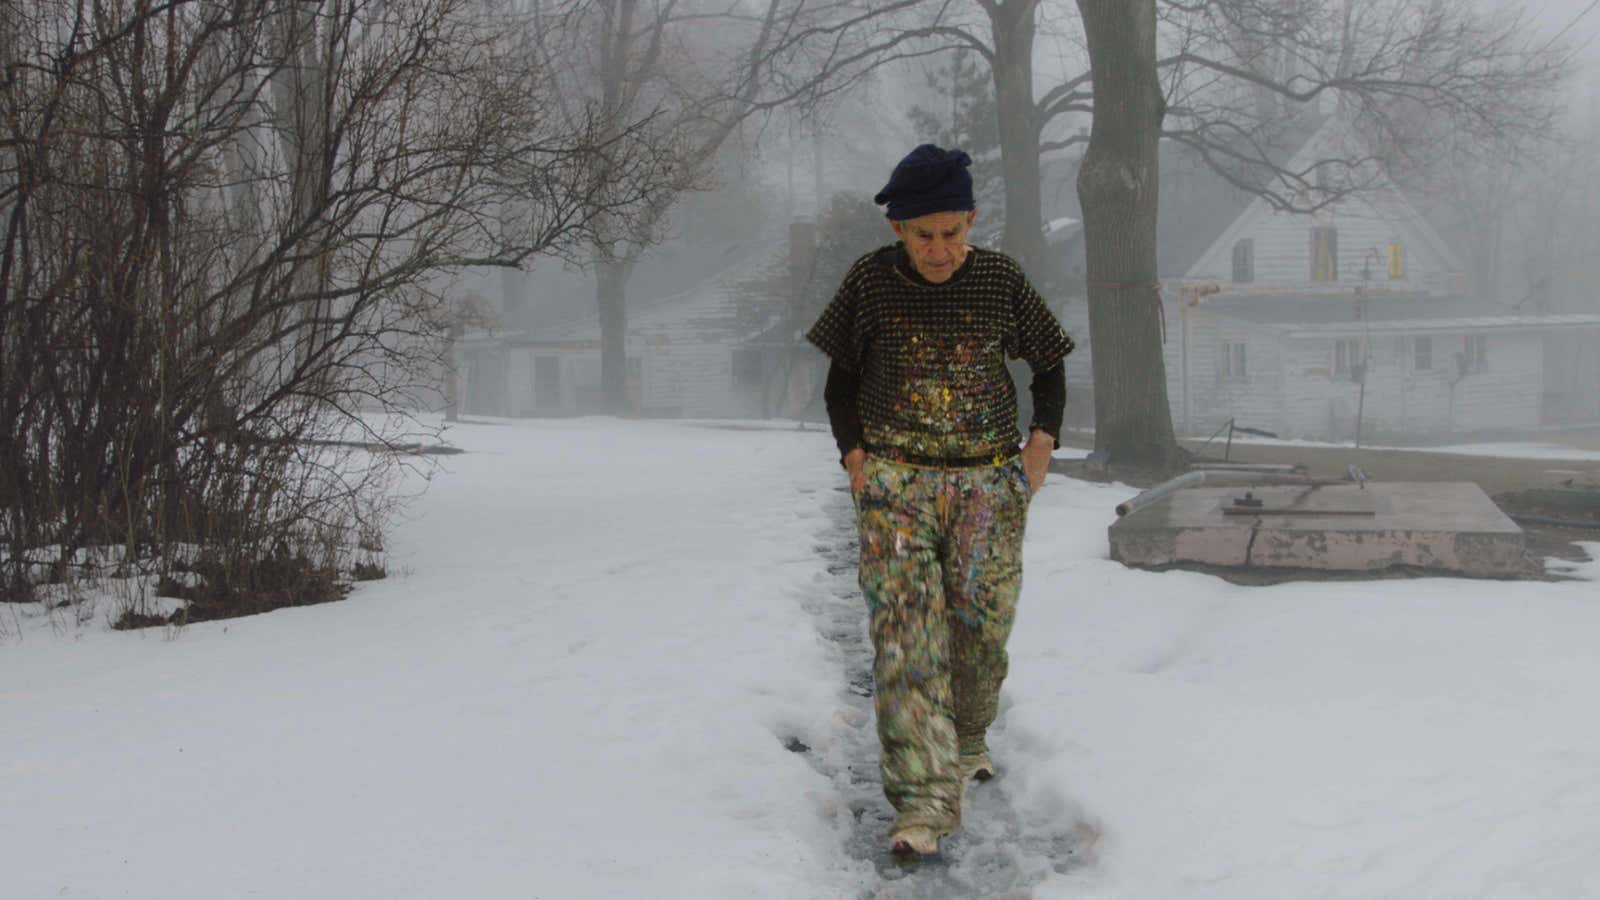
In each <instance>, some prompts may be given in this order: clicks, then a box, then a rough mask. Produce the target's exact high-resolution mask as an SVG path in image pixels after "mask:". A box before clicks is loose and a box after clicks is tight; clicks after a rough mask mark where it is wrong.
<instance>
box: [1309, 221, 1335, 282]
mask: <svg viewBox="0 0 1600 900" xmlns="http://www.w3.org/2000/svg"><path fill="white" fill-rule="evenodd" d="M1311 280H1312V281H1314V282H1329V281H1338V280H1339V229H1337V228H1334V227H1332V226H1326V225H1318V226H1317V227H1315V228H1313V229H1311Z"/></svg>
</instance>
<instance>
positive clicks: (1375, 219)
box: [1185, 195, 1459, 293]
mask: <svg viewBox="0 0 1600 900" xmlns="http://www.w3.org/2000/svg"><path fill="white" fill-rule="evenodd" d="M1319 227H1332V228H1334V229H1336V230H1337V233H1338V238H1337V244H1338V248H1337V251H1338V252H1337V255H1338V276H1339V277H1338V279H1337V280H1336V281H1334V282H1314V281H1312V278H1311V275H1312V272H1311V249H1312V238H1311V235H1312V229H1313V228H1319ZM1426 230H1427V226H1426V224H1425V223H1422V222H1420V220H1419V219H1418V218H1417V217H1416V215H1415V213H1414V212H1411V211H1410V209H1409V207H1407V206H1405V204H1404V201H1403V200H1401V199H1399V197H1398V195H1386V196H1384V197H1380V198H1377V199H1375V200H1372V201H1368V200H1359V199H1357V200H1348V201H1345V202H1343V203H1339V204H1336V205H1335V206H1333V207H1330V208H1329V209H1326V210H1323V211H1321V212H1319V213H1317V214H1315V215H1310V214H1303V213H1287V212H1276V211H1273V210H1270V209H1268V208H1267V207H1266V206H1265V204H1252V205H1251V207H1250V208H1249V210H1247V211H1246V213H1245V214H1244V215H1243V216H1241V217H1240V221H1239V222H1237V223H1236V224H1235V226H1234V227H1232V228H1230V229H1228V232H1227V236H1226V240H1224V241H1220V242H1219V243H1218V244H1217V245H1216V246H1214V247H1213V248H1212V249H1211V250H1210V251H1208V252H1207V253H1206V254H1205V255H1204V256H1203V257H1201V259H1200V260H1199V261H1198V262H1197V263H1196V264H1195V266H1194V267H1193V268H1192V269H1191V270H1190V271H1189V272H1188V273H1187V274H1186V276H1185V280H1189V281H1203V282H1212V283H1216V284H1220V285H1223V286H1224V287H1225V288H1227V287H1233V286H1234V282H1233V280H1232V279H1233V247H1234V245H1235V244H1236V243H1237V242H1238V241H1240V240H1243V239H1250V240H1253V241H1254V242H1255V246H1254V269H1255V271H1254V280H1253V281H1252V282H1250V283H1249V285H1248V286H1249V287H1251V288H1281V289H1289V290H1301V289H1316V288H1337V287H1344V288H1350V287H1353V286H1356V285H1370V286H1371V287H1374V288H1379V289H1389V290H1403V291H1428V292H1433V293H1442V292H1446V291H1448V290H1449V289H1450V288H1451V286H1452V279H1453V278H1454V277H1456V275H1457V273H1458V272H1459V265H1458V264H1457V263H1456V261H1455V260H1454V259H1453V258H1451V257H1449V256H1448V255H1447V254H1445V253H1443V252H1441V250H1440V247H1439V244H1438V241H1437V240H1436V239H1435V238H1433V237H1432V236H1431V235H1428V234H1426V233H1425V232H1426ZM1391 242H1398V243H1399V245H1400V247H1401V253H1402V257H1403V260H1404V267H1403V268H1404V274H1403V277H1401V278H1391V277H1390V275H1389V244H1390V243H1391ZM1363 269H1365V274H1366V277H1363Z"/></svg>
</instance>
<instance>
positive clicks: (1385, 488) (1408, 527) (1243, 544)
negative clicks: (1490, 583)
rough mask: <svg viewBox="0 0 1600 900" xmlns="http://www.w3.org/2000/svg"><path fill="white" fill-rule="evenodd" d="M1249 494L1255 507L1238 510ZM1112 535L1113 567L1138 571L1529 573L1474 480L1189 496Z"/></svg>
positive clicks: (1511, 527)
mask: <svg viewBox="0 0 1600 900" xmlns="http://www.w3.org/2000/svg"><path fill="white" fill-rule="evenodd" d="M1247 491H1248V492H1249V493H1250V495H1251V497H1250V501H1249V502H1250V504H1251V505H1240V504H1238V503H1236V500H1238V498H1241V497H1243V496H1244V495H1245V494H1246V492H1247ZM1256 503H1259V506H1256V505H1253V504H1256ZM1109 533H1110V538H1111V557H1112V559H1116V560H1119V561H1121V562H1123V563H1126V564H1128V565H1134V566H1166V565H1173V564H1182V563H1186V562H1187V563H1199V564H1204V565H1214V566H1229V567H1242V568H1293V569H1322V570H1330V571H1340V572H1375V571H1379V570H1382V569H1386V568H1390V567H1394V566H1411V567H1416V568H1421V569H1430V570H1435V571H1439V572H1441V573H1455V574H1460V575H1469V576H1474V577H1485V578H1509V577H1516V576H1518V575H1520V574H1523V573H1524V572H1525V571H1526V562H1525V560H1524V552H1523V551H1524V536H1523V533H1522V529H1521V528H1519V527H1517V524H1516V523H1515V522H1513V521H1511V519H1510V518H1508V517H1507V516H1506V514H1505V513H1503V512H1501V511H1500V508H1499V507H1497V506H1495V504H1494V501H1492V500H1490V499H1489V497H1488V495H1486V494H1485V493H1484V492H1483V491H1482V490H1481V489H1480V488H1479V487H1478V486H1477V485H1476V484H1473V483H1471V482H1427V483H1423V482H1367V483H1366V485H1365V486H1364V487H1363V486H1360V485H1357V484H1322V485H1265V486H1254V487H1248V488H1246V487H1243V486H1234V487H1198V488H1185V489H1182V490H1178V491H1175V492H1174V493H1172V494H1171V495H1170V496H1168V497H1165V498H1163V499H1161V500H1158V501H1156V502H1154V503H1151V504H1150V505H1148V506H1144V507H1142V508H1139V509H1135V510H1134V511H1133V512H1131V513H1129V514H1128V515H1126V516H1123V517H1122V518H1120V519H1118V520H1117V521H1116V522H1115V523H1114V524H1113V525H1112V526H1111V528H1110V532H1109Z"/></svg>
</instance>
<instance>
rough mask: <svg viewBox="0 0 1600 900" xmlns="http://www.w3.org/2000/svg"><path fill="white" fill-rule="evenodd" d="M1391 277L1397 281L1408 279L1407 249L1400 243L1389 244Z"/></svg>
mask: <svg viewBox="0 0 1600 900" xmlns="http://www.w3.org/2000/svg"><path fill="white" fill-rule="evenodd" d="M1389 277H1390V278H1391V279H1397V280H1398V279H1401V278H1404V277H1406V248H1405V247H1403V246H1401V244H1400V242H1399V241H1390V242H1389Z"/></svg>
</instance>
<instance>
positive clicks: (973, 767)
mask: <svg viewBox="0 0 1600 900" xmlns="http://www.w3.org/2000/svg"><path fill="white" fill-rule="evenodd" d="M961 777H962V779H963V780H965V779H977V780H978V781H988V780H989V779H991V778H993V777H994V763H992V762H990V761H989V754H988V753H987V752H985V753H974V754H972V755H971V756H963V757H961Z"/></svg>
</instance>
